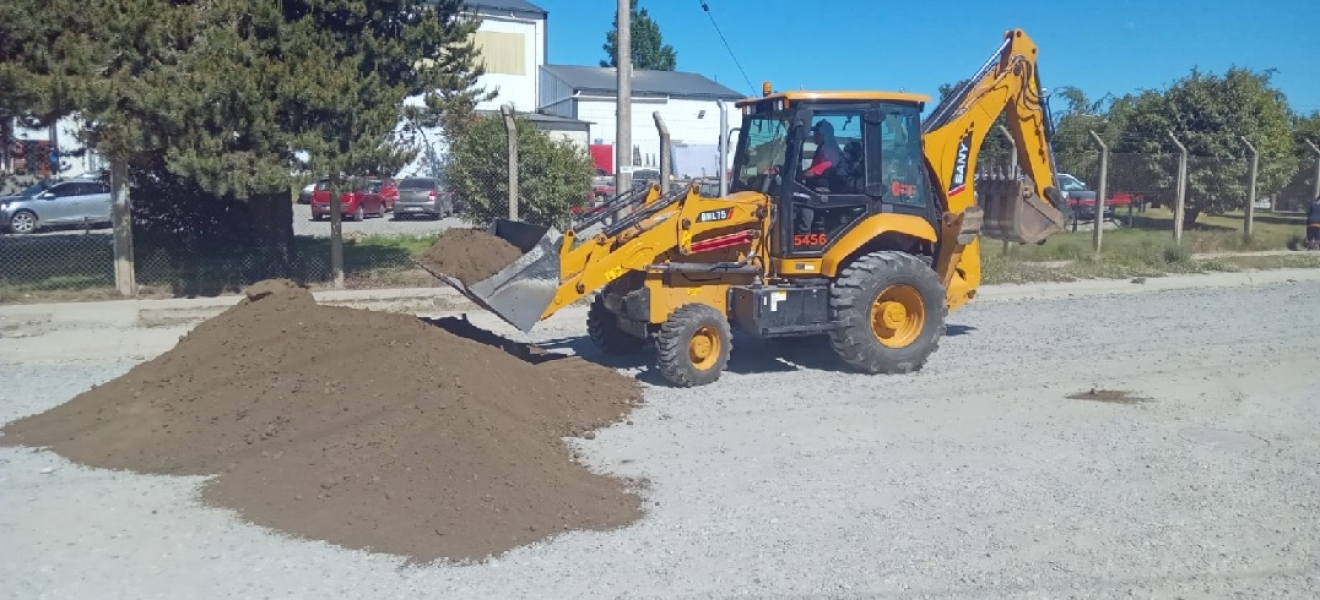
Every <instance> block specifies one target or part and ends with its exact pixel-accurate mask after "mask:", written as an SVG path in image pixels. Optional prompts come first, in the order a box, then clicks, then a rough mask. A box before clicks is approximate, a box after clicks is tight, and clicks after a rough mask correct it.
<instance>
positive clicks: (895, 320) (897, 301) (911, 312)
mask: <svg viewBox="0 0 1320 600" xmlns="http://www.w3.org/2000/svg"><path fill="white" fill-rule="evenodd" d="M925 327H926V303H925V302H923V301H922V299H921V292H918V291H917V290H916V288H913V287H912V286H910V285H894V286H890V287H889V288H887V289H885V290H884V291H883V292H880V295H879V296H877V297H876V299H875V304H873V305H872V306H871V332H872V333H874V334H875V338H876V339H877V340H879V341H880V343H881V344H883V345H884V346H886V347H888V348H903V347H905V346H907V345H908V344H911V343H912V342H914V341H916V339H917V337H919V336H920V335H921V330H922V329H924V328H925Z"/></svg>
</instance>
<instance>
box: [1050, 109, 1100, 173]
mask: <svg viewBox="0 0 1320 600" xmlns="http://www.w3.org/2000/svg"><path fill="white" fill-rule="evenodd" d="M1050 112H1051V115H1050V116H1051V118H1052V121H1053V124H1054V137H1053V139H1052V140H1051V147H1052V148H1053V149H1054V158H1055V161H1056V163H1057V164H1056V168H1057V169H1058V170H1059V171H1060V172H1064V173H1069V174H1072V175H1074V176H1076V177H1078V178H1080V179H1082V180H1083V181H1086V182H1087V183H1088V184H1089V185H1091V186H1092V187H1098V186H1099V181H1098V178H1099V176H1100V152H1099V148H1097V147H1096V145H1095V139H1094V138H1092V137H1091V132H1092V131H1094V132H1095V133H1096V135H1099V136H1100V137H1101V139H1105V140H1106V143H1110V140H1108V139H1106V138H1109V137H1112V135H1113V134H1112V131H1111V129H1112V128H1111V127H1110V121H1109V115H1108V113H1107V111H1106V109H1105V99H1103V98H1102V99H1100V100H1094V101H1092V100H1091V99H1090V98H1089V97H1088V96H1087V95H1086V93H1085V92H1084V91H1082V90H1081V89H1080V88H1077V87H1072V86H1065V87H1060V88H1057V89H1055V90H1054V91H1053V92H1052V93H1051V95H1050Z"/></svg>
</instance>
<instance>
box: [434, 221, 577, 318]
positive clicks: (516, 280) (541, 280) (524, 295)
mask: <svg viewBox="0 0 1320 600" xmlns="http://www.w3.org/2000/svg"><path fill="white" fill-rule="evenodd" d="M486 231H487V232H488V233H490V234H491V235H494V236H495V237H498V238H500V239H502V240H504V241H506V242H509V243H510V244H513V245H514V246H516V247H517V248H518V249H519V250H521V251H522V253H523V254H522V256H520V257H519V258H518V260H515V261H513V262H512V263H510V264H509V265H508V266H506V267H504V268H503V269H500V271H499V272H497V273H495V274H494V275H491V276H490V277H488V278H486V279H483V280H481V281H478V282H475V283H471V284H465V283H464V282H462V281H460V280H458V279H457V278H454V277H451V276H449V275H446V274H444V273H437V272H435V271H432V270H431V269H430V268H427V267H426V266H425V265H422V268H423V269H426V270H427V271H428V272H430V273H431V274H432V275H434V276H436V277H437V278H439V279H440V280H442V281H444V282H445V283H448V284H449V285H451V286H453V287H454V288H455V289H457V290H458V291H459V292H460V293H462V294H463V295H464V296H466V297H467V298H468V299H469V300H471V301H473V302H475V303H476V304H477V305H478V306H481V307H482V308H484V309H486V310H488V311H490V312H492V313H495V315H496V316H498V317H500V318H501V319H503V320H504V322H506V323H508V324H510V325H513V326H514V327H516V328H518V330H519V331H522V332H524V333H526V332H528V331H531V329H532V327H534V326H535V325H536V324H537V323H538V322H540V320H541V315H543V314H544V313H545V309H547V308H549V307H550V303H551V302H552V301H554V297H555V294H556V293H557V292H558V290H559V245H560V244H561V243H562V241H563V235H562V234H560V233H559V232H558V231H555V230H553V229H550V228H548V227H541V226H538V225H530V224H527V223H522V222H519V221H510V220H508V219H496V220H495V222H494V223H492V224H491V226H490V227H489V228H487V230H486Z"/></svg>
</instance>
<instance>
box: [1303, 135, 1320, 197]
mask: <svg viewBox="0 0 1320 600" xmlns="http://www.w3.org/2000/svg"><path fill="white" fill-rule="evenodd" d="M1306 145H1307V146H1310V147H1311V151H1312V152H1315V189H1314V190H1312V192H1314V193H1312V194H1311V199H1312V200H1314V199H1316V198H1320V148H1316V147H1315V142H1312V141H1311V140H1306Z"/></svg>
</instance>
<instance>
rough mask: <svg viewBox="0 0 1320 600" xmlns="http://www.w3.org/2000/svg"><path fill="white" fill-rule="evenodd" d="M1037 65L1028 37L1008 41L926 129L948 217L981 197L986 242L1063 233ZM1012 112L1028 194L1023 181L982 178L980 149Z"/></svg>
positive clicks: (1017, 34)
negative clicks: (1001, 118) (997, 121)
mask: <svg viewBox="0 0 1320 600" xmlns="http://www.w3.org/2000/svg"><path fill="white" fill-rule="evenodd" d="M1036 58H1037V48H1036V44H1035V43H1034V42H1033V41H1032V40H1031V38H1030V37H1028V36H1027V34H1026V33H1025V32H1023V31H1022V30H1020V29H1015V30H1012V31H1009V32H1007V33H1005V34H1004V42H1003V44H1002V45H1001V46H1000V47H999V49H998V50H997V51H996V52H995V54H994V55H993V56H991V57H990V59H989V60H988V61H987V62H986V63H985V65H984V66H982V67H981V70H980V71H978V72H977V73H976V75H974V76H973V77H972V78H970V79H968V80H966V81H964V82H962V83H961V84H960V85H959V86H958V87H957V88H956V89H955V90H954V91H953V93H951V94H949V96H948V97H947V98H946V99H945V100H944V101H943V102H941V103H940V105H939V106H937V107H936V108H935V110H934V111H932V113H931V116H930V118H929V119H927V120H926V122H925V124H924V125H923V136H922V137H923V141H924V143H925V149H926V157H927V160H928V161H929V167H930V169H931V172H932V174H933V176H934V178H935V179H936V181H938V183H939V185H938V189H940V190H941V191H942V192H943V194H944V196H945V198H944V200H945V202H946V206H947V210H949V211H950V212H953V213H962V212H964V211H965V210H966V209H967V208H968V207H970V206H973V205H974V204H976V203H977V197H978V196H979V198H980V204H981V205H982V207H983V210H984V211H985V226H984V229H983V230H982V233H983V234H984V235H985V236H986V237H991V238H995V239H1008V240H1012V241H1018V242H1021V243H1030V242H1039V241H1043V240H1044V239H1045V238H1046V237H1048V236H1049V235H1052V234H1053V233H1055V232H1057V231H1059V230H1062V228H1063V226H1064V216H1063V212H1062V210H1065V207H1066V203H1065V201H1064V198H1063V196H1062V194H1060V193H1059V191H1058V187H1057V183H1056V167H1055V162H1054V154H1053V150H1052V149H1051V147H1050V138H1051V136H1052V135H1053V130H1052V124H1051V122H1050V118H1049V107H1048V105H1047V104H1046V102H1045V98H1044V96H1043V94H1042V92H1041V86H1040V76H1039V73H1038V71H1037V66H1036ZM1005 110H1007V111H1008V128H1009V131H1010V133H1011V134H1012V137H1013V142H1014V147H1015V149H1016V151H1017V158H1018V160H1017V162H1018V165H1019V168H1020V169H1021V170H1022V173H1021V174H1022V175H1024V176H1025V180H1023V181H1022V183H1023V184H1025V185H1024V186H1018V185H1017V184H1016V180H1017V179H1018V177H1017V176H1016V175H1017V174H1016V173H1007V174H990V175H985V176H982V177H980V178H978V177H976V175H975V173H976V172H977V161H978V157H979V154H980V148H981V143H982V142H983V141H984V140H985V137H986V135H987V134H989V132H990V130H991V128H992V127H993V126H994V123H995V119H997V118H998V117H999V115H1000V114H1001V113H1003V112H1004V111H1005ZM992 181H994V182H997V181H1003V182H1004V183H1003V184H999V183H991V182H992ZM987 184H989V185H987ZM978 185H979V186H981V188H982V189H980V190H978V189H977V186H978ZM978 191H979V192H980V193H979V194H978V193H977V192H978ZM1045 200H1048V201H1045ZM1051 205H1052V206H1051Z"/></svg>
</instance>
